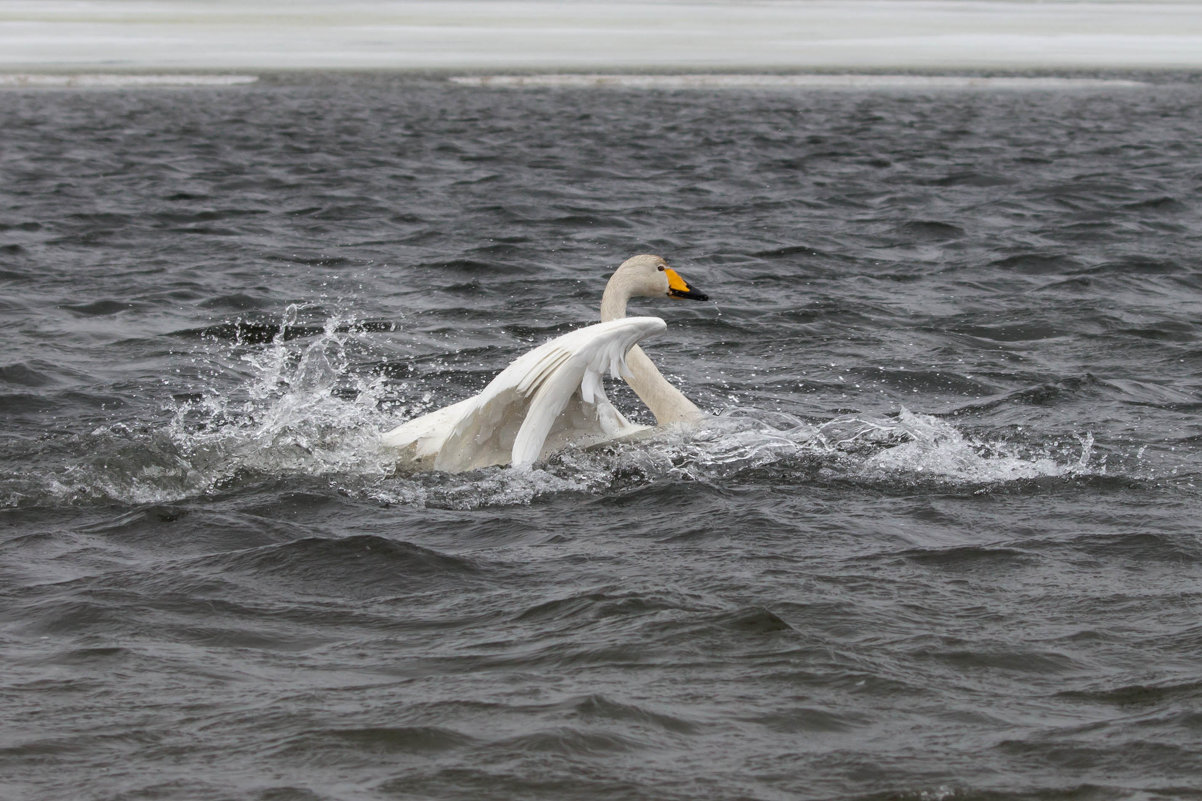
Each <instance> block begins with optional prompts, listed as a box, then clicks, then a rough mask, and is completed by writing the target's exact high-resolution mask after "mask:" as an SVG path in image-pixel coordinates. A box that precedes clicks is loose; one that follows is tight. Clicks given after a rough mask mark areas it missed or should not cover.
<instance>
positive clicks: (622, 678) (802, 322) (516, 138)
mask: <svg viewBox="0 0 1202 801" xmlns="http://www.w3.org/2000/svg"><path fill="white" fill-rule="evenodd" d="M1102 77H1106V76H1102ZM1116 77H1118V78H1122V79H1123V80H1126V81H1131V80H1135V81H1137V82H1142V83H1143V85H1135V86H1132V85H1128V84H1115V85H1113V86H1107V85H1080V86H1077V87H1075V88H1074V87H1073V86H1067V87H1066V86H1063V85H1060V84H1058V83H1055V82H1053V83H1045V84H1043V85H1042V86H1037V87H1035V88H1031V89H1021V88H1018V89H1015V88H1009V89H1007V90H1006V91H995V90H992V89H990V88H989V87H987V86H986V87H984V88H982V87H980V86H978V87H976V88H973V89H970V90H958V89H951V90H949V89H946V88H941V87H939V86H926V87H924V86H922V85H917V86H913V85H912V86H909V87H907V86H897V85H894V86H892V87H891V88H889V87H881V88H879V89H877V90H873V89H872V88H871V87H868V88H867V89H865V88H864V87H862V86H861V87H860V88H856V89H854V90H852V91H838V90H830V89H821V88H814V87H805V86H793V87H788V86H785V87H777V88H774V89H772V88H763V87H761V88H755V87H746V86H742V87H730V88H725V89H724V88H721V87H718V88H715V87H711V86H696V87H693V88H688V87H684V88H681V87H677V88H663V87H660V88H657V87H655V86H654V85H652V86H646V85H644V86H640V87H637V88H625V89H613V88H611V89H605V88H597V87H596V86H592V85H582V86H561V87H559V88H519V89H514V88H496V87H479V86H468V85H461V84H455V83H451V82H449V81H447V80H445V79H443V78H442V77H440V76H436V75H432V76H428V77H420V76H408V77H404V76H386V75H374V76H371V75H343V76H330V75H316V74H314V75H304V74H297V75H289V76H271V75H265V76H263V77H262V79H261V80H260V81H258V82H257V83H254V84H237V85H227V86H214V87H203V86H194V87H181V88H148V87H128V88H122V87H120V86H115V87H111V88H106V89H102V90H86V89H84V90H81V89H73V88H67V89H54V90H41V91H39V90H28V89H26V90H17V89H13V90H7V91H4V92H3V93H0V130H2V131H4V134H3V139H2V144H3V147H2V148H0V178H2V180H0V282H2V284H3V295H2V298H0V305H2V307H3V310H4V326H3V334H2V336H3V344H4V350H3V357H2V358H0V381H2V385H0V404H2V406H0V408H2V409H3V414H4V428H3V431H4V433H3V438H2V440H0V459H2V465H3V467H2V470H3V473H2V474H0V515H2V518H3V525H2V528H0V532H2V533H0V619H2V628H0V654H2V659H3V670H0V699H2V702H3V707H4V710H5V712H4V715H3V718H2V721H3V722H2V723H0V787H2V788H3V793H2V795H3V797H4V798H6V799H50V798H64V797H71V798H78V799H149V798H171V799H185V798H186V799H391V798H405V799H408V798H438V799H450V798H464V799H487V798H498V799H500V798H523V799H530V798H546V799H590V798H596V799H614V798H629V799H639V798H645V799H673V798H679V799H696V798H714V799H727V798H729V799H736V798H738V799H786V798H787V799H798V798H801V799H1020V798H1021V799H1026V798H1040V799H1128V798H1132V799H1135V798H1138V799H1152V798H1188V797H1194V798H1196V797H1199V795H1200V793H1199V792H1198V790H1197V789H1196V788H1198V787H1199V786H1202V756H1200V755H1202V713H1200V711H1199V710H1200V704H1202V672H1200V669H1199V663H1200V659H1202V625H1200V624H1199V622H1198V619H1199V605H1198V604H1199V599H1200V598H1202V580H1200V575H1202V574H1200V572H1199V564H1200V562H1202V545H1200V543H1199V537H1198V524H1197V521H1198V517H1199V512H1202V502H1200V501H1202V497H1200V492H1199V489H1198V482H1199V477H1200V476H1199V469H1198V443H1199V441H1200V437H1202V425H1200V424H1199V422H1198V412H1199V409H1200V408H1202V380H1200V379H1199V378H1198V376H1199V375H1200V374H1202V370H1200V368H1202V348H1200V347H1199V333H1200V331H1199V322H1198V321H1199V317H1200V315H1199V313H1200V312H1202V260H1200V257H1199V254H1200V253H1202V224H1200V223H1199V219H1200V217H1199V201H1198V197H1199V193H1200V191H1202V144H1200V142H1199V138H1198V136H1197V131H1199V130H1202V96H1200V95H1202V84H1199V82H1198V80H1197V78H1196V76H1192V75H1182V76H1152V77H1148V76H1146V75H1145V76H1116ZM638 252H656V253H660V254H662V255H664V256H665V257H667V258H668V260H669V261H670V262H671V263H672V264H673V265H674V266H675V267H676V268H677V269H678V270H679V271H680V272H681V274H682V275H683V276H684V277H685V278H686V279H687V280H689V281H690V282H692V283H693V284H695V285H696V286H698V287H699V288H700V289H701V290H703V291H705V292H707V293H708V294H709V295H710V296H711V298H713V301H712V302H711V303H708V304H700V303H684V302H676V303H673V302H669V301H664V302H663V303H656V302H652V301H647V302H643V303H636V304H632V307H631V311H632V312H633V313H639V314H658V315H660V316H663V317H664V318H665V319H666V320H667V321H668V330H667V332H665V333H664V334H663V335H661V336H659V337H657V338H656V339H654V340H651V341H649V342H647V343H646V349H647V350H648V352H649V354H650V355H651V357H652V358H653V359H655V360H656V361H657V362H658V363H659V364H660V365H661V367H662V369H663V370H664V372H665V373H666V374H667V375H669V376H670V377H671V378H672V379H673V380H674V381H675V382H676V383H677V384H678V385H679V386H680V387H682V388H683V389H684V391H685V392H686V394H688V395H689V396H690V397H691V398H693V399H694V400H695V401H696V402H697V403H698V404H699V405H700V406H701V407H702V408H704V409H706V410H708V411H710V412H712V413H713V414H714V417H713V418H712V419H711V420H709V421H707V422H706V423H705V424H703V425H702V426H700V427H699V428H697V429H696V430H693V431H689V432H670V433H665V434H663V435H660V436H657V437H654V438H652V439H649V440H643V441H639V442H634V443H627V444H623V445H619V446H613V447H607V448H600V449H595V450H589V451H583V452H567V453H563V454H560V455H558V456H556V457H554V458H553V459H551V460H550V461H549V462H547V463H544V464H540V465H538V466H536V467H535V468H534V469H533V470H529V471H514V470H507V469H501V468H492V469H486V470H482V471H479V472H475V473H469V474H464V475H440V474H425V475H422V474H418V475H408V474H403V473H398V472H397V471H396V470H395V469H394V468H393V465H392V464H391V463H390V461H389V459H388V456H387V454H386V453H382V452H381V451H380V450H379V448H377V447H376V444H375V434H376V432H378V431H381V430H385V429H387V428H389V427H391V426H393V425H396V424H397V423H399V422H401V421H403V420H405V419H408V418H409V417H411V416H413V415H416V414H418V413H421V412H423V411H427V410H430V409H433V408H436V407H438V406H440V405H443V404H446V403H449V402H452V401H455V400H458V399H460V398H462V397H464V396H466V395H467V394H469V393H471V392H474V391H477V390H478V389H480V388H482V387H483V386H484V384H485V383H487V381H488V380H489V378H490V377H491V376H492V375H494V374H495V373H496V372H497V371H498V370H500V369H501V368H503V367H504V366H505V365H506V364H507V363H508V362H509V361H510V360H511V359H512V358H514V356H515V355H517V354H518V353H520V352H522V351H523V350H524V349H527V348H529V347H531V346H532V345H534V344H537V343H538V342H541V341H543V340H545V339H546V338H548V337H550V336H552V335H554V334H557V333H560V332H563V331H566V330H569V329H570V328H572V327H574V326H577V325H581V324H584V323H587V322H591V321H593V320H595V319H596V315H597V304H598V302H599V299H600V293H601V289H602V286H603V284H604V280H605V278H606V276H607V274H608V271H609V270H612V268H613V267H614V266H616V265H617V264H618V263H619V262H620V261H621V260H623V259H624V258H626V257H627V256H629V255H632V254H634V253H638ZM610 394H611V397H612V398H613V399H614V401H615V403H617V404H618V405H619V406H621V407H622V408H624V409H625V410H627V411H628V412H629V414H630V416H631V417H632V418H634V419H639V420H642V421H645V422H646V421H648V420H647V415H646V413H645V412H640V411H639V410H638V406H637V399H635V398H634V397H633V395H632V394H631V393H630V392H629V391H628V390H626V389H625V388H623V387H611V392H610Z"/></svg>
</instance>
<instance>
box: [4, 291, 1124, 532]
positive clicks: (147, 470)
mask: <svg viewBox="0 0 1202 801" xmlns="http://www.w3.org/2000/svg"><path fill="white" fill-rule="evenodd" d="M324 314H325V313H324V312H323V311H322V310H321V309H320V308H318V307H309V306H298V305H293V306H289V307H288V309H287V310H286V311H285V313H284V314H283V316H282V318H281V319H280V321H279V325H278V330H277V333H276V334H275V335H274V337H272V338H271V339H270V340H268V341H264V338H262V337H260V338H257V339H256V340H255V341H254V342H244V341H243V340H242V337H241V336H240V335H235V336H234V338H233V339H232V341H230V340H228V339H226V340H221V341H210V342H208V343H207V352H204V353H201V354H198V355H197V356H196V357H194V361H193V365H192V366H193V367H194V368H196V369H195V370H194V371H193V372H194V377H193V379H192V380H193V381H194V382H195V383H196V384H197V385H194V386H193V387H191V389H193V391H192V392H190V393H188V395H187V396H186V397H185V398H184V399H182V400H179V401H173V402H172V403H170V404H169V406H168V408H167V409H166V412H167V415H168V417H167V420H166V423H165V424H162V425H157V426H147V427H142V428H138V427H135V426H131V425H130V424H128V423H125V422H119V423H115V424H112V425H109V426H102V427H100V428H97V429H96V430H94V431H93V432H92V434H91V438H90V440H89V442H88V443H87V445H86V449H87V450H88V451H90V453H89V455H87V456H85V457H82V458H80V459H78V460H76V461H75V462H71V463H68V464H67V466H66V467H65V468H63V469H59V470H56V471H54V472H53V473H52V474H51V475H49V476H43V477H42V479H41V480H40V481H38V482H37V483H40V484H41V488H40V490H41V491H40V493H39V492H38V491H36V488H35V491H34V492H32V493H31V492H30V491H29V490H30V488H29V487H28V486H26V487H23V488H22V491H21V492H19V493H10V492H8V491H6V492H5V495H6V496H7V497H6V499H5V505H16V504H19V503H21V502H22V498H29V497H30V496H31V495H38V494H43V495H45V494H49V495H51V496H52V497H54V498H56V499H58V500H60V501H62V500H65V501H87V500H89V499H90V500H97V499H100V500H116V501H119V502H122V503H130V504H145V503H167V502H175V501H181V500H186V499H192V498H198V497H205V496H209V495H213V494H215V493H221V492H226V491H234V490H237V489H238V488H240V487H244V486H247V485H251V484H254V483H255V482H261V481H278V480H281V479H283V480H288V479H289V478H290V477H293V478H296V479H298V480H301V479H313V478H319V479H322V480H324V481H326V482H328V483H329V484H330V485H331V486H333V487H335V488H336V489H337V490H338V491H341V492H346V493H349V494H352V495H354V496H357V497H361V498H364V499H365V500H370V501H372V502H376V503H384V504H403V505H408V506H418V507H425V506H432V507H444V508H457V509H469V508H478V507H485V506H511V505H518V504H529V503H532V502H534V501H536V500H537V499H540V498H543V497H547V496H555V495H562V494H565V493H580V494H585V495H590V496H595V495H599V494H605V493H614V492H619V493H620V492H624V491H627V490H630V489H638V488H641V487H645V486H649V485H653V484H656V483H662V482H699V483H704V484H710V485H715V486H728V485H731V484H737V483H747V482H760V483H763V482H769V483H773V484H779V483H798V482H808V481H830V480H836V481H852V482H857V483H864V484H867V485H887V486H889V487H895V486H897V485H898V484H901V485H904V486H911V487H918V486H930V485H931V484H932V483H935V484H938V485H943V486H950V487H959V488H965V487H967V488H980V487H988V486H992V485H997V484H1001V483H1006V482H1013V481H1017V480H1023V479H1031V478H1041V477H1068V476H1076V475H1082V474H1088V473H1091V472H1093V473H1097V472H1101V470H1102V466H1101V465H1095V464H1093V439H1092V436H1090V435H1088V434H1085V435H1082V436H1080V437H1077V438H1075V439H1074V441H1073V443H1072V444H1073V448H1069V449H1066V448H1065V447H1062V446H1060V445H1059V443H1044V444H1039V443H1035V444H1024V443H1022V442H1021V441H1017V440H1016V439H1014V438H1012V437H1011V438H1007V437H1005V436H1003V437H1000V438H999V437H993V438H991V437H990V436H988V435H986V436H972V435H969V434H968V433H966V432H964V431H962V430H960V429H958V428H957V427H956V426H954V425H953V424H951V423H950V422H947V421H945V420H941V419H939V418H936V417H932V416H929V415H923V414H915V413H912V412H910V411H908V410H906V409H902V410H901V411H900V412H899V413H898V414H897V415H895V416H888V417H884V418H879V419H876V418H866V417H843V418H837V419H834V420H828V421H823V422H811V421H807V420H803V419H802V418H800V417H796V416H793V415H790V414H786V413H783V412H767V411H763V410H757V409H748V408H734V409H730V410H727V411H725V412H723V413H721V414H719V415H717V416H715V417H712V418H709V419H707V420H706V421H705V422H704V423H702V424H700V425H698V426H695V427H692V428H687V429H677V428H669V429H664V430H657V431H654V432H652V433H651V434H649V435H645V436H642V437H638V438H634V439H631V440H628V441H622V442H615V443H610V444H607V445H604V446H598V447H593V448H589V449H583V450H569V451H565V452H563V453H560V454H556V455H555V456H553V457H552V458H551V459H549V460H548V461H547V462H546V463H545V464H541V465H539V466H537V467H536V468H534V469H527V470H514V469H509V468H501V467H494V468H487V469H484V470H478V471H474V472H472V473H466V474H460V475H447V474H440V473H426V474H410V475H407V474H402V473H398V472H397V469H396V465H395V464H394V462H393V456H392V454H390V452H389V451H387V450H386V449H384V448H382V447H381V446H380V443H379V436H378V434H379V432H380V431H383V430H387V429H388V428H390V427H392V426H393V425H395V424H396V423H397V422H398V421H399V420H402V419H405V418H407V417H411V416H413V415H414V414H417V413H420V412H422V411H425V410H426V407H427V406H428V405H429V404H430V398H431V397H432V392H431V390H432V389H435V388H432V387H430V386H428V385H427V384H426V383H425V382H423V381H421V380H420V379H415V380H412V381H404V382H397V381H394V380H390V379H388V378H387V377H386V376H385V373H384V371H383V370H382V369H380V366H381V365H382V364H386V363H387V359H386V357H385V354H383V353H382V352H380V347H381V345H380V341H379V340H378V339H375V338H373V337H371V336H370V335H369V334H370V331H368V330H366V329H365V328H364V327H362V326H358V325H357V324H356V322H355V320H354V319H353V318H352V317H349V316H346V315H337V314H335V315H328V316H325V319H324V320H319V322H320V325H313V324H312V318H314V317H315V316H322V315H324ZM302 317H304V318H306V319H305V323H306V325H305V326H303V328H304V329H305V335H304V336H300V335H290V331H295V330H296V329H297V327H298V326H299V325H300V323H299V321H300V320H301V318H302ZM233 330H235V331H240V330H241V329H240V327H238V326H235V327H234V329H233ZM440 380H441V379H440Z"/></svg>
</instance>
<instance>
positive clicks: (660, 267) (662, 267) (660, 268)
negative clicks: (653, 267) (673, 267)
mask: <svg viewBox="0 0 1202 801" xmlns="http://www.w3.org/2000/svg"><path fill="white" fill-rule="evenodd" d="M659 271H660V272H661V273H662V272H663V271H664V265H662V264H661V265H660V266H659Z"/></svg>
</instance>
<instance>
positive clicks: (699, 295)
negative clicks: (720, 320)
mask: <svg viewBox="0 0 1202 801" xmlns="http://www.w3.org/2000/svg"><path fill="white" fill-rule="evenodd" d="M668 294H669V295H671V296H672V297H674V298H688V299H689V300H709V299H710V296H709V295H707V294H705V293H704V292H697V291H695V290H692V289H690V290H688V291H685V290H683V289H669V290H668Z"/></svg>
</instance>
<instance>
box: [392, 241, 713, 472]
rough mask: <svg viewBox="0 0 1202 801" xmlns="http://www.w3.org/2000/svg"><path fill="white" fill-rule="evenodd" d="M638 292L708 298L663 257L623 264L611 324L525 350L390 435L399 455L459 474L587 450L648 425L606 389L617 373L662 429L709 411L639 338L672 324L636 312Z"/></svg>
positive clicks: (606, 307)
mask: <svg viewBox="0 0 1202 801" xmlns="http://www.w3.org/2000/svg"><path fill="white" fill-rule="evenodd" d="M633 297H670V298H688V299H691V300H708V299H709V297H708V296H707V295H705V294H703V293H701V292H698V291H696V290H694V289H693V288H692V287H690V286H689V285H688V284H687V283H686V282H685V280H684V279H683V278H681V277H680V275H679V274H678V273H677V272H676V271H675V270H673V269H672V268H671V267H669V266H668V264H667V262H665V261H664V260H663V259H662V258H661V257H659V256H652V255H648V254H643V255H639V256H634V257H632V258H629V259H627V260H626V261H624V262H622V264H621V265H620V266H619V267H618V269H617V270H615V271H614V274H613V276H611V277H610V279H609V282H608V283H607V284H606V285H605V292H604V294H603V295H602V297H601V322H600V323H596V324H594V325H590V326H586V327H584V328H579V329H576V330H575V331H571V332H569V333H567V334H564V335H562V336H559V337H556V338H555V339H552V340H551V341H550V342H547V343H545V344H543V345H540V346H539V347H537V348H535V349H534V350H531V351H529V352H528V353H525V354H523V355H522V356H520V357H518V358H517V359H516V360H514V362H513V363H512V364H510V365H509V366H508V367H507V368H505V369H504V370H503V371H501V373H499V374H498V375H497V377H496V378H494V379H493V380H492V381H491V382H490V383H489V385H488V386H487V387H485V388H484V390H483V391H482V392H481V393H480V394H479V395H475V396H474V397H471V398H468V399H466V400H463V401H460V402H458V403H454V404H452V405H450V406H446V407H444V408H442V409H438V410H437V411H433V412H430V413H429V414H425V415H422V416H421V417H417V418H415V419H413V420H410V421H408V422H406V423H403V424H401V425H399V426H397V427H396V428H394V429H392V430H391V431H388V432H387V433H384V434H382V435H381V443H382V444H383V445H384V446H385V447H386V448H390V449H393V450H396V451H398V452H399V453H398V454H397V455H398V460H399V461H401V462H407V463H409V464H410V465H412V466H414V467H417V468H419V469H423V468H424V469H433V470H439V471H444V472H449V473H454V472H462V471H465V470H475V469H477V468H481V467H487V466H489V465H502V464H511V465H513V466H514V467H527V466H529V465H531V464H533V463H534V462H536V461H538V460H539V459H540V458H545V457H546V456H548V455H550V454H552V453H554V452H556V451H558V450H561V449H563V448H565V447H568V446H569V445H574V446H577V447H585V446H588V445H595V444H598V443H601V442H607V441H609V440H613V439H618V438H620V437H626V436H629V435H631V434H634V433H637V432H639V431H642V430H645V429H647V428H648V426H641V425H636V424H634V423H631V422H630V421H629V420H627V419H626V418H625V417H624V416H623V415H622V413H621V412H619V411H618V410H617V409H616V408H614V406H613V404H611V403H610V402H609V399H608V398H607V397H606V396H605V390H604V388H603V387H602V384H601V380H602V377H603V375H604V374H605V373H606V372H608V373H609V374H610V375H611V376H613V377H614V378H618V377H621V378H624V379H625V380H626V383H628V384H629V385H630V386H631V388H632V389H633V390H634V391H635V394H637V395H638V396H639V399H640V400H642V401H643V403H645V404H646V405H647V408H649V409H650V410H651V413H652V414H654V415H655V422H656V424H657V425H660V426H667V425H675V424H682V423H690V422H695V421H697V420H700V419H701V418H702V417H704V414H703V413H702V412H701V410H700V409H698V408H697V406H696V405H695V404H693V402H692V401H690V400H689V399H688V398H686V397H685V396H684V394H683V393H681V391H680V390H678V389H677V388H676V387H674V386H672V384H671V383H669V382H668V380H667V379H666V378H664V377H663V375H662V374H661V373H660V372H659V370H658V369H656V367H655V365H654V364H653V363H652V361H651V359H649V358H648V357H647V355H646V354H645V353H643V350H642V348H640V347H639V346H638V345H637V344H636V343H637V342H639V341H640V340H642V339H643V338H644V337H647V336H651V335H652V334H656V333H659V332H660V331H663V330H664V329H665V328H667V324H666V323H665V322H664V321H663V320H661V319H660V318H658V317H627V316H626V304H627V302H628V301H629V300H630V299H631V298H633Z"/></svg>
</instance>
